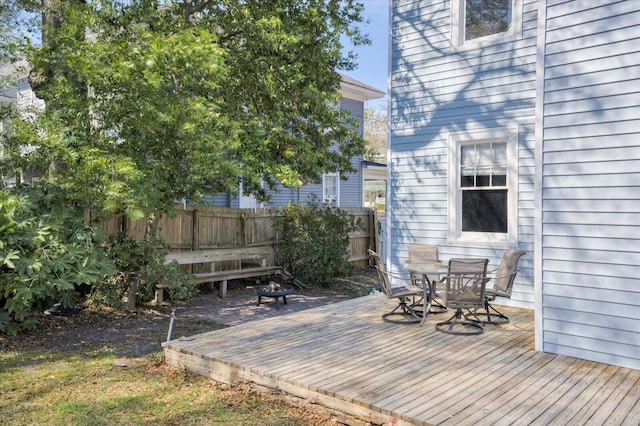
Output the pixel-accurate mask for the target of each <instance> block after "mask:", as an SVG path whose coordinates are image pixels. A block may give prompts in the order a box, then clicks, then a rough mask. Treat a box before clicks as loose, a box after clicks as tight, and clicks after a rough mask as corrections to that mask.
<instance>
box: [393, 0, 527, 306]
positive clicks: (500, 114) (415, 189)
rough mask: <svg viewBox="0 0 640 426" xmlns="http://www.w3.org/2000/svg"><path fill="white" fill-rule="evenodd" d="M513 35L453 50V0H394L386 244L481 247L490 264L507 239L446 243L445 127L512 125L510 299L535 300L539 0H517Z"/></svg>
mask: <svg viewBox="0 0 640 426" xmlns="http://www.w3.org/2000/svg"><path fill="white" fill-rule="evenodd" d="M523 3H524V4H523V15H522V33H521V35H520V37H518V38H515V39H510V40H502V41H500V42H496V43H495V44H492V45H487V46H483V47H476V48H468V47H462V48H460V49H455V50H453V49H452V48H451V45H450V25H451V14H450V7H451V4H450V1H448V0H442V1H437V0H433V1H429V2H425V1H418V0H416V1H394V2H393V18H392V26H393V28H392V34H393V37H392V42H391V49H392V52H391V55H392V59H391V91H390V93H391V115H390V122H391V129H390V130H391V159H390V164H389V169H390V206H391V208H390V214H389V220H390V231H391V234H390V247H391V250H390V253H391V262H392V264H393V267H394V268H396V269H398V268H399V265H400V263H401V262H402V261H404V260H405V259H406V258H407V250H406V246H407V244H412V243H417V244H437V245H438V247H439V252H440V256H441V257H442V258H443V259H448V258H450V257H454V256H481V257H488V258H489V259H490V267H491V268H495V267H497V265H498V263H499V261H500V258H501V256H502V254H503V253H504V251H505V250H506V249H509V248H513V247H508V246H506V245H505V246H486V245H484V246H483V245H479V244H475V245H469V244H462V243H458V244H450V243H448V196H449V189H448V182H449V181H448V179H449V175H448V157H447V155H448V151H447V143H448V135H449V133H450V132H460V131H463V130H464V131H468V130H482V129H505V128H509V129H513V128H517V129H518V171H519V176H518V179H519V180H518V237H519V241H518V248H519V249H522V250H525V251H528V253H527V255H525V257H523V258H522V259H521V260H520V264H519V268H520V273H519V274H518V277H517V279H516V284H515V286H514V292H513V295H512V299H511V301H500V303H505V304H511V305H514V306H523V307H529V308H533V294H534V292H533V258H532V253H533V216H534V205H533V200H534V187H533V176H534V173H535V163H534V143H535V135H534V112H535V111H534V108H535V77H536V76H535V69H536V65H535V55H536V39H535V36H536V25H537V5H536V4H537V3H536V2H535V1H532V0H524V1H523Z"/></svg>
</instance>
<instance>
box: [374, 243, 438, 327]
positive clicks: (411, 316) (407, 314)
mask: <svg viewBox="0 0 640 426" xmlns="http://www.w3.org/2000/svg"><path fill="white" fill-rule="evenodd" d="M368 252H369V255H370V256H371V257H372V258H373V262H374V265H375V267H376V270H377V272H378V276H379V277H380V283H381V285H382V290H383V291H384V293H385V294H386V296H387V297H388V298H389V299H397V300H398V304H397V305H396V306H395V307H394V308H393V309H392V310H391V311H390V312H388V313H386V314H384V315H382V319H383V320H384V321H387V322H391V323H395V324H411V323H418V322H421V321H422V318H423V311H424V306H423V305H424V302H425V301H426V300H427V288H428V286H417V285H413V284H411V283H410V281H409V279H408V277H407V276H406V275H401V274H393V273H391V272H389V271H387V269H386V268H385V266H384V263H383V262H382V259H381V258H380V255H379V254H378V253H376V252H374V251H373V250H369V251H368ZM392 279H399V280H402V281H404V282H407V281H409V284H408V285H403V286H399V287H391V280H392Z"/></svg>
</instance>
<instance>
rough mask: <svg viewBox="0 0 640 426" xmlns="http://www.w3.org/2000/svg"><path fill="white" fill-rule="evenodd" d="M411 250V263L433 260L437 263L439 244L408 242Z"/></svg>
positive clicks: (408, 248) (408, 247)
mask: <svg viewBox="0 0 640 426" xmlns="http://www.w3.org/2000/svg"><path fill="white" fill-rule="evenodd" d="M407 250H408V251H409V263H421V262H425V263H426V262H433V263H437V262H438V261H439V260H440V258H439V257H438V246H435V245H430V244H407Z"/></svg>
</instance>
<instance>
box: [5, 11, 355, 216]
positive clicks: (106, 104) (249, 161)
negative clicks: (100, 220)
mask: <svg viewBox="0 0 640 426" xmlns="http://www.w3.org/2000/svg"><path fill="white" fill-rule="evenodd" d="M43 5H44V10H43V11H42V12H43V13H44V15H43V16H45V18H47V17H48V18H47V19H50V21H49V22H53V25H47V22H46V19H45V21H44V24H45V30H43V33H44V34H45V38H44V42H43V43H42V45H40V46H38V47H34V48H32V49H31V50H30V51H29V59H30V61H31V63H32V64H33V66H34V69H35V70H36V71H37V75H38V76H39V78H38V79H34V83H35V86H37V93H38V94H39V96H41V97H42V98H43V99H45V100H46V101H47V108H46V112H45V113H44V114H41V115H40V116H39V117H38V119H37V121H35V122H30V123H23V124H24V126H22V127H21V126H19V125H17V126H16V132H15V133H14V135H13V137H12V138H10V139H9V140H7V142H8V143H9V145H10V147H11V148H12V149H13V152H14V153H15V154H16V155H15V156H14V157H13V158H14V160H16V162H17V161H18V155H17V154H20V160H19V161H21V162H24V161H28V162H30V163H38V164H39V165H40V166H41V167H42V166H45V165H46V166H47V167H49V166H50V165H54V167H49V168H50V172H49V175H48V179H49V181H51V182H52V183H54V184H56V185H58V186H60V187H63V188H65V189H66V190H67V191H68V192H69V193H70V194H72V195H73V197H74V198H76V199H78V200H81V201H82V202H84V203H86V204H88V205H91V206H92V207H94V208H96V209H103V210H109V209H111V208H113V207H114V206H116V205H120V206H124V207H125V208H126V209H128V210H129V211H136V212H138V213H139V214H142V215H146V216H151V217H152V216H154V215H157V214H158V213H160V212H163V211H170V210H171V209H172V206H173V203H174V202H175V201H176V200H179V199H190V200H192V201H195V202H199V201H200V200H201V199H202V197H203V195H205V194H213V193H217V192H233V191H235V190H237V188H238V182H239V181H240V180H242V182H243V188H244V190H245V191H246V192H249V193H252V194H254V195H256V196H258V198H261V197H264V195H265V193H264V190H263V183H264V184H266V185H267V186H268V187H275V186H276V185H277V184H278V183H284V184H285V185H299V184H301V183H304V182H310V181H318V180H319V179H320V176H321V174H322V173H323V172H333V171H336V172H341V173H343V172H347V171H350V170H351V163H350V159H351V158H352V157H353V156H355V155H358V154H361V153H362V152H363V150H364V142H363V140H362V139H361V138H360V137H359V136H358V132H357V129H356V126H355V123H354V122H353V121H352V120H351V119H350V118H349V117H348V115H347V113H345V112H344V111H341V110H340V109H339V108H338V107H337V105H338V103H339V95H338V88H339V84H340V76H339V75H338V74H337V72H336V71H338V70H346V69H350V68H352V67H354V65H355V63H354V59H355V57H354V56H353V54H351V53H348V52H347V53H345V52H344V51H343V46H342V43H341V39H342V38H343V37H345V36H346V37H349V38H351V40H352V43H353V44H355V45H358V44H361V43H363V42H364V43H366V42H367V40H366V37H363V36H362V35H361V33H360V32H359V30H358V28H357V24H358V23H359V22H360V21H361V19H362V17H361V10H362V5H361V4H359V3H358V2H356V1H353V0H305V1H302V0H182V1H175V2H164V1H152V0H130V1H115V0H103V1H91V2H88V3H84V2H82V1H79V0H66V1H65V0H46V1H45V2H43ZM52 16H53V17H54V19H51V17H52ZM21 145H29V146H31V147H34V146H35V147H38V148H37V149H36V150H25V149H24V147H23V146H22V147H21ZM25 152H30V155H28V156H26V157H25V155H24V154H25ZM30 165H31V166H33V164H30ZM21 166H24V164H21Z"/></svg>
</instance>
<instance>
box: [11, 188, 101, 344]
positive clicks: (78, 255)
mask: <svg viewBox="0 0 640 426" xmlns="http://www.w3.org/2000/svg"><path fill="white" fill-rule="evenodd" d="M0 223H3V224H5V226H4V227H3V230H2V231H0V241H2V246H1V247H0V272H1V273H0V332H5V333H17V332H18V331H19V330H20V329H23V328H28V327H32V326H34V325H35V322H34V321H33V318H32V317H31V314H32V311H33V310H34V309H36V308H39V307H43V306H45V307H46V306H50V305H52V304H53V303H54V302H62V303H63V305H64V306H67V307H68V306H73V305H75V304H76V303H77V301H78V288H79V287H80V286H82V285H92V284H95V283H97V282H100V281H101V280H102V278H103V277H104V276H105V275H107V274H111V273H113V265H112V264H111V262H109V261H108V260H107V259H106V258H105V257H104V256H103V254H102V251H101V250H100V248H99V246H97V245H95V244H94V242H96V241H97V240H98V238H99V237H98V235H97V232H96V230H94V229H91V228H86V227H84V226H83V224H82V215H81V210H80V211H79V210H75V209H73V208H71V205H70V204H67V203H66V202H65V201H64V199H61V198H60V197H59V195H57V194H55V193H54V192H51V191H47V190H45V189H43V188H30V189H23V190H13V191H12V192H8V191H0Z"/></svg>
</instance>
